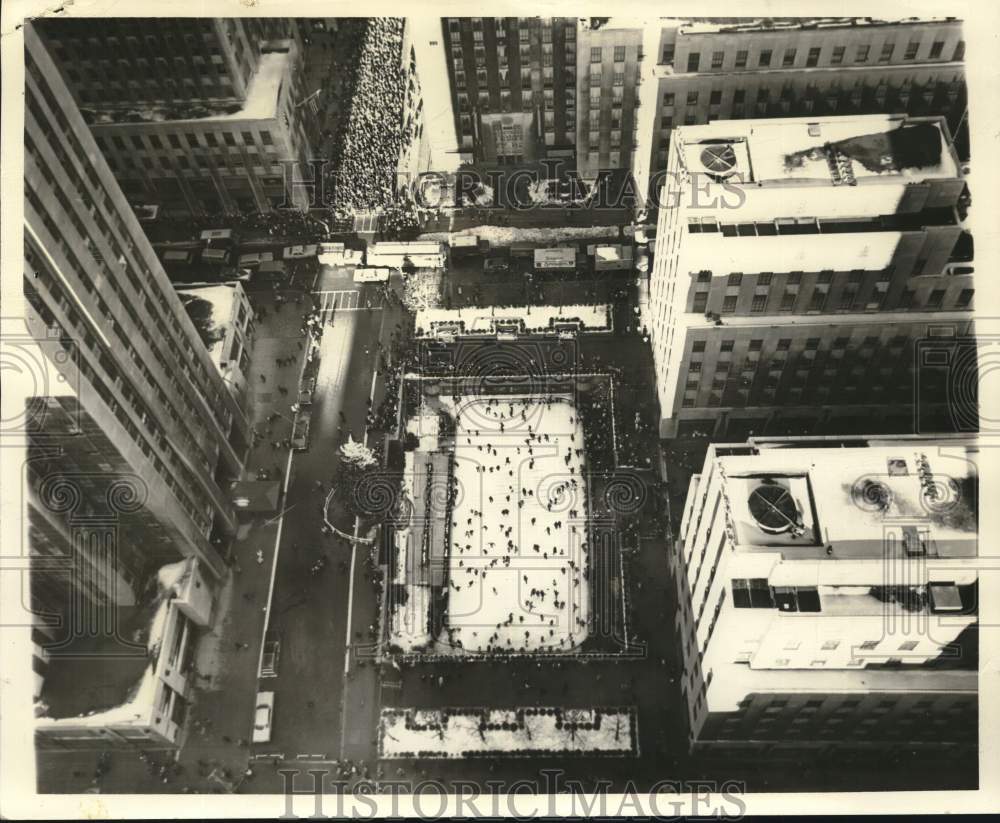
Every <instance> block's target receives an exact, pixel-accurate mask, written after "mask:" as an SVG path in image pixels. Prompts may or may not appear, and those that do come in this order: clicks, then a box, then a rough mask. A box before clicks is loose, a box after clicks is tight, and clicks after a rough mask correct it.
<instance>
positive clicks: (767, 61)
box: [622, 39, 965, 72]
mask: <svg viewBox="0 0 1000 823" xmlns="http://www.w3.org/2000/svg"><path fill="white" fill-rule="evenodd" d="M920 47H921V40H919V39H914V40H909V41H908V42H907V43H906V46H905V48H904V49H903V51H902V59H903V60H904V61H911V60H916V59H917V56H918V55H919V53H920ZM944 47H945V41H944V40H935V41H933V42H932V43H931V45H930V48H929V49H928V51H927V54H926V55H925V56H924V59H926V60H939V59H941V57H942V56H943V54H944ZM823 51H824V47H823V46H812V47H810V48H809V49H807V50H802V51H800V50H799V49H797V48H794V47H791V48H786V49H784V50H783V51H781V52H779V53H778V54H775V51H774V49H760V50H759V51H758V52H757V53H756V55H755V57H754V59H753V60H751V59H750V50H749V49H740V50H738V51H737V52H736V53H735V55H734V59H733V64H732V66H731V68H735V69H747V68H771V67H775V66H781V67H782V68H801V67H803V66H804V67H805V68H815V67H817V66H819V64H820V62H821V61H823ZM800 54H802V55H804V57H805V59H804V60H802V59H800ZM876 56H877V60H876V62H877V63H889V62H891V61H892V60H893V58H894V57H895V58H898V57H899V52H897V50H896V43H893V42H887V43H883V44H882V45H881V46H880V47H879V48H878V50H877V51H876V50H873V48H872V46H871V45H870V44H867V43H865V44H861V45H859V46H856V47H855V48H854V50H853V51H852V52H851V53H850V54H848V47H847V46H845V45H840V46H831V47H829V52H828V59H827V60H826V61H823V63H824V65H831V66H842V65H845V64H847V63H852V64H855V65H857V64H867V63H870V62H871V60H872V58H873V57H876ZM964 57H965V43H964V41H960V42H959V43H958V44H957V45H956V46H955V50H954V52H953V53H952V56H951V59H952V61H955V62H957V61H961V60H963V59H964ZM661 58H662V59H661V62H663V63H668V64H673V62H674V59H675V56H674V44H672V43H668V44H666V45H664V47H663V53H662V55H661ZM622 59H624V57H623V58H622ZM703 64H704V65H703ZM723 68H728V67H727V66H726V52H725V51H724V50H720V51H712V52H711V53H710V54H709V55H708V60H707V63H706V61H705V60H703V59H702V54H701V52H697V51H692V52H689V53H688V55H687V70H688V71H689V72H698V71H708V70H716V71H718V70H720V69H723Z"/></svg>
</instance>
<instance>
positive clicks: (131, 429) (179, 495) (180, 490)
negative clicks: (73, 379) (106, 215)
mask: <svg viewBox="0 0 1000 823" xmlns="http://www.w3.org/2000/svg"><path fill="white" fill-rule="evenodd" d="M32 268H33V273H34V275H35V280H36V282H43V283H44V284H45V285H47V286H54V285H55V284H54V282H53V281H52V280H51V278H50V276H49V274H48V270H47V268H46V267H45V266H39V265H37V263H36V264H34V265H33V266H32ZM24 293H25V298H26V299H27V300H28V301H29V303H31V305H32V306H33V307H34V309H35V310H36V311H37V312H38V313H39V315H40V316H41V318H42V321H43V322H44V323H45V324H46V326H48V327H50V328H54V327H57V326H59V324H58V323H57V321H56V319H55V317H54V316H53V315H52V313H51V312H50V311H49V309H48V307H47V306H46V305H45V304H44V303H43V302H42V300H41V298H40V296H39V295H38V292H37V290H36V288H35V284H34V283H31V282H29V281H27V280H25V288H24ZM61 308H63V310H64V311H65V312H66V315H67V317H68V318H69V319H70V322H72V323H73V324H74V326H75V327H77V328H78V329H79V330H80V333H81V334H83V336H84V339H85V341H86V342H87V344H88V346H89V347H91V348H93V346H94V345H95V344H96V341H95V340H94V339H93V337H92V335H91V333H90V331H89V329H87V328H86V326H85V325H84V323H83V318H82V317H81V316H80V315H79V314H78V313H77V312H76V311H74V310H73V309H72V307H71V306H70V305H69V302H68V301H65V300H63V301H62V303H61ZM60 328H61V327H60ZM61 331H62V332H63V334H62V337H61V339H64V340H67V341H68V340H70V339H71V338H72V337H74V335H70V334H68V333H67V332H66V330H65V329H61ZM68 354H69V355H70V357H72V358H74V365H75V366H76V368H78V369H79V371H80V374H81V375H82V376H83V377H84V378H85V379H86V380H87V382H88V383H90V384H91V385H92V386H93V387H94V390H95V391H96V392H97V394H98V396H99V397H100V398H101V400H103V401H104V403H105V405H106V406H107V407H108V408H109V409H111V411H112V413H113V414H114V415H115V417H116V418H117V419H118V422H119V423H120V424H121V425H122V428H124V429H125V431H126V432H127V433H128V435H129V437H130V438H131V439H132V440H133V441H134V442H135V443H136V445H137V446H139V448H140V450H141V451H142V453H143V454H144V455H146V457H147V458H148V459H149V460H150V462H151V463H152V464H153V468H154V469H155V470H156V472H157V473H158V474H159V475H160V476H161V477H163V479H164V482H166V483H167V485H168V486H169V487H170V490H171V491H172V492H173V493H174V495H175V497H176V499H177V500H178V502H179V503H180V505H181V508H183V509H184V510H185V511H186V512H187V513H188V515H189V516H190V517H191V519H192V520H193V521H194V522H195V524H196V525H197V527H198V529H199V530H200V531H201V532H202V534H206V535H207V533H208V530H209V529H210V527H211V521H210V520H209V519H208V517H207V516H206V512H205V511H202V510H200V509H199V508H198V506H197V505H195V502H194V500H193V499H192V498H191V497H190V496H189V495H188V494H187V493H186V491H185V489H192V488H197V485H196V481H195V478H194V477H193V475H191V473H190V471H188V469H187V468H186V466H185V465H184V462H183V460H182V459H181V458H180V457H179V456H178V455H177V453H176V451H175V450H174V449H172V448H170V447H169V444H168V445H167V446H166V447H164V446H163V444H162V443H161V447H163V448H164V454H165V455H166V456H167V459H168V460H169V461H170V463H171V465H172V466H173V467H174V469H175V470H176V471H177V473H178V474H180V475H181V476H182V477H183V479H184V484H183V485H182V484H181V483H180V482H178V480H177V479H176V478H175V477H174V475H173V474H171V473H170V472H169V471H167V466H166V465H165V464H164V462H163V461H162V460H161V459H160V457H159V455H158V454H157V453H156V450H155V449H154V448H153V446H152V443H151V442H150V440H149V438H147V437H146V436H145V435H144V434H143V433H142V432H141V431H140V430H139V427H138V426H137V425H136V424H135V423H134V422H133V421H132V418H131V416H130V415H129V414H128V412H127V411H126V410H125V409H124V408H123V407H122V406H121V405H120V404H119V403H118V401H117V400H116V399H115V397H114V394H113V393H112V392H111V390H110V389H109V388H108V386H107V385H106V384H105V383H104V381H103V380H102V379H101V378H100V377H99V376H98V374H97V373H96V372H95V371H94V369H93V367H92V366H91V365H90V363H89V362H88V361H87V360H86V358H84V357H80V356H79V352H78V351H76V350H74V349H72V348H71V349H70V350H69V351H68ZM104 359H106V355H101V360H102V365H103V362H104ZM141 419H143V421H144V422H145V421H146V420H147V419H148V418H147V417H145V416H143V417H142V418H141Z"/></svg>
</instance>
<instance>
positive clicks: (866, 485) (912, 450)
mask: <svg viewBox="0 0 1000 823" xmlns="http://www.w3.org/2000/svg"><path fill="white" fill-rule="evenodd" d="M921 458H924V459H926V461H927V463H926V465H927V466H928V467H929V470H930V477H931V480H930V485H931V486H932V487H933V489H934V491H932V492H928V491H927V490H926V486H927V483H928V481H927V480H925V478H924V477H923V469H922V468H921V466H922V465H924V464H923V463H922V459H921ZM719 459H720V460H721V461H723V462H724V464H725V470H726V477H727V493H729V494H730V499H731V500H732V501H733V506H734V517H736V519H738V520H740V521H741V522H751V521H752V517H751V515H750V514H749V513H748V512H747V511H746V483H745V482H744V481H742V480H741V476H742V475H749V476H759V475H761V474H768V475H773V476H779V475H780V476H783V477H788V478H793V477H794V476H801V477H802V478H803V480H802V482H800V483H798V485H796V484H795V482H794V481H793V482H791V483H790V484H789V488H790V490H791V496H792V497H793V498H795V499H796V503H797V505H798V506H799V507H800V508H801V509H802V511H803V513H805V514H806V515H807V518H806V522H805V525H806V526H807V528H808V530H811V529H812V521H811V516H812V515H811V512H812V511H813V510H815V512H816V516H817V518H818V527H819V534H818V536H819V537H820V539H821V541H822V542H828V543H834V544H836V543H838V542H844V541H857V540H865V541H871V540H875V541H878V542H881V541H882V540H883V539H884V530H885V529H886V528H887V527H892V526H896V527H898V526H899V524H908V523H909V524H916V525H918V526H919V528H920V530H921V531H922V532H925V533H926V534H927V535H929V537H930V539H932V540H933V541H934V542H935V543H936V545H937V551H938V552H939V553H940V555H941V556H963V555H965V554H967V553H968V551H969V550H970V547H971V546H973V545H974V544H975V541H976V534H977V528H978V511H977V507H976V503H975V500H969V499H966V497H967V495H968V494H969V489H970V486H973V485H974V483H970V475H969V467H968V464H967V463H966V461H965V458H964V454H961V455H960V454H957V453H949V452H948V451H947V449H941V450H940V451H939V450H938V448H937V447H936V446H934V445H931V444H928V445H926V446H924V445H922V444H919V445H918V444H913V443H901V444H900V445H899V446H898V447H895V446H888V447H878V448H874V447H872V448H866V449H858V448H854V449H822V450H819V451H813V450H808V449H802V450H800V449H762V450H761V451H760V452H759V453H758V454H754V455H729V456H725V457H721V458H719ZM805 477H808V483H806V482H805ZM929 495H930V496H929ZM934 495H936V497H935V496H934ZM810 496H811V498H812V499H811V500H810V499H809V497H810ZM737 498H740V499H738V500H737ZM737 512H741V513H742V514H740V515H738V514H737ZM765 542H766V541H765ZM772 542H773V541H772ZM777 542H778V543H781V542H784V541H782V540H777ZM801 542H802V543H804V544H806V543H808V542H810V541H809V540H808V539H805V538H804V539H803V540H802V541H801Z"/></svg>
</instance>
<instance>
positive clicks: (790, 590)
mask: <svg viewBox="0 0 1000 823" xmlns="http://www.w3.org/2000/svg"><path fill="white" fill-rule="evenodd" d="M774 604H775V605H776V606H777V607H778V608H779V609H780V610H781V611H784V612H795V611H799V612H818V611H821V609H820V600H819V591H818V590H817V589H816V587H815V586H776V587H775V588H774Z"/></svg>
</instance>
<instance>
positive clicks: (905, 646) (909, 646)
mask: <svg viewBox="0 0 1000 823" xmlns="http://www.w3.org/2000/svg"><path fill="white" fill-rule="evenodd" d="M915 648H917V641H916V640H907V641H905V642H903V643H900V644H899V650H900V651H901V652H912V651H913V650H914V649H915Z"/></svg>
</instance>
